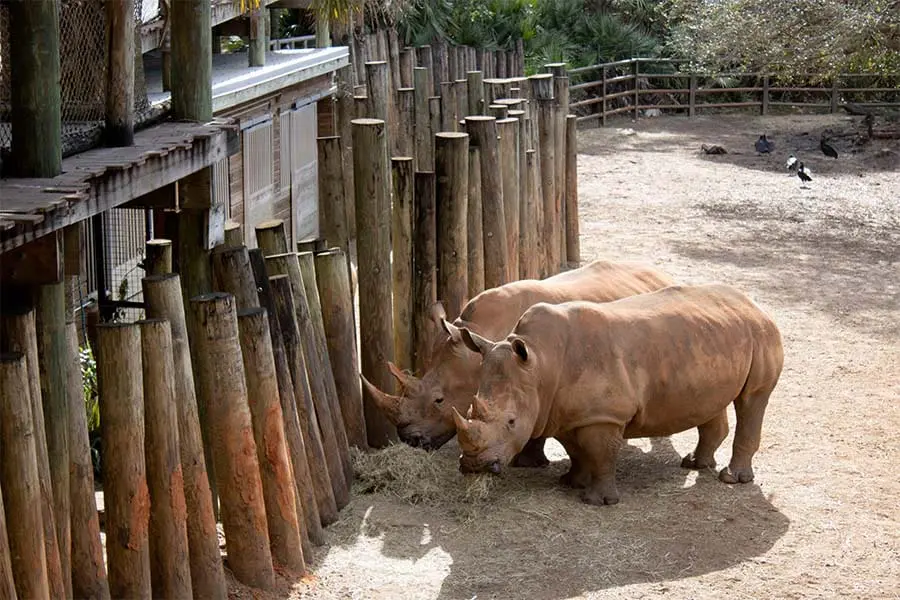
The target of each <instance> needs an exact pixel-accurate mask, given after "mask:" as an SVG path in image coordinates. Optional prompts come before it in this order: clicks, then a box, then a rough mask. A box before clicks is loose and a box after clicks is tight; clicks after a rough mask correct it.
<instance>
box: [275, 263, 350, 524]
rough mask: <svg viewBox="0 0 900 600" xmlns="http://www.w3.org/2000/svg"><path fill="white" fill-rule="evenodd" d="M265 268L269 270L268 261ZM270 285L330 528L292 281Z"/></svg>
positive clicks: (333, 507) (328, 492) (333, 512)
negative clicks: (267, 267)
mask: <svg viewBox="0 0 900 600" xmlns="http://www.w3.org/2000/svg"><path fill="white" fill-rule="evenodd" d="M266 266H269V263H268V261H267V265H266ZM269 283H270V285H271V288H272V299H273V301H274V304H275V312H276V314H277V316H278V326H279V329H280V331H281V337H282V339H283V340H284V351H285V355H286V357H287V362H288V367H289V368H290V371H291V380H292V381H293V385H294V397H295V398H296V401H297V402H296V406H297V418H298V420H299V422H300V428H301V429H302V431H303V441H304V442H305V444H304V450H305V451H306V462H307V465H308V466H309V474H310V480H311V481H312V484H313V490H314V492H315V497H316V506H317V509H318V511H319V519H320V525H330V524H331V523H334V522H335V521H337V519H338V508H337V504H336V502H335V499H334V489H333V487H332V484H331V476H330V475H329V473H328V465H327V464H326V459H325V449H324V447H323V445H322V434H321V433H319V424H318V421H317V419H316V409H315V406H313V401H312V391H311V390H310V386H309V379H308V375H307V367H306V361H305V359H304V357H303V348H302V347H301V344H300V329H299V327H298V326H297V312H296V309H295V307H294V294H293V291H292V289H291V280H290V278H289V277H288V276H287V275H286V274H285V275H273V276H271V277H269ZM313 532H314V529H312V528H310V538H311V539H312V536H313Z"/></svg>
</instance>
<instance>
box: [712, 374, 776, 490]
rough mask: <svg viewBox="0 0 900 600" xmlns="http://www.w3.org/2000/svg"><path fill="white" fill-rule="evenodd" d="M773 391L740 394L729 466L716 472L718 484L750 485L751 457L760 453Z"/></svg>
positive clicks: (735, 403)
mask: <svg viewBox="0 0 900 600" xmlns="http://www.w3.org/2000/svg"><path fill="white" fill-rule="evenodd" d="M771 393H772V390H766V391H764V392H757V393H753V394H750V393H746V392H744V393H742V394H741V395H740V396H739V397H738V398H737V399H736V400H735V401H734V411H735V414H736V415H737V424H736V425H735V430H734V446H733V447H732V450H731V462H730V463H729V464H728V466H727V467H725V468H724V469H722V470H721V471H720V472H719V480H720V481H724V482H725V483H749V482H751V481H753V464H752V463H753V455H754V454H756V451H757V450H759V438H760V435H761V434H762V422H763V417H764V416H765V414H766V406H767V405H768V403H769V395H770V394H771Z"/></svg>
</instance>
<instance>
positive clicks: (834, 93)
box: [831, 75, 840, 114]
mask: <svg viewBox="0 0 900 600" xmlns="http://www.w3.org/2000/svg"><path fill="white" fill-rule="evenodd" d="M839 91H840V88H838V78H837V75H835V76H834V79H832V80H831V114H834V113H836V112H837V111H838V100H839Z"/></svg>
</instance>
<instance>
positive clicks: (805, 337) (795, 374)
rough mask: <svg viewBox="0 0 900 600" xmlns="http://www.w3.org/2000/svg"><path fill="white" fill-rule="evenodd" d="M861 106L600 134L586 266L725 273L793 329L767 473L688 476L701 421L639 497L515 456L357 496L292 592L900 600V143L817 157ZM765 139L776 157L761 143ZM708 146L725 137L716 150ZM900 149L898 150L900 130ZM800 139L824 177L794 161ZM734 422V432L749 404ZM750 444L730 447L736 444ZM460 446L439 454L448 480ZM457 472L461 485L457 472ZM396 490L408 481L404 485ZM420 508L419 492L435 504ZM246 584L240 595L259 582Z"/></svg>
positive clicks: (665, 445) (766, 451)
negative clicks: (600, 493) (511, 463)
mask: <svg viewBox="0 0 900 600" xmlns="http://www.w3.org/2000/svg"><path fill="white" fill-rule="evenodd" d="M857 120H858V118H857V119H853V118H850V117H846V116H828V117H798V116H791V117H769V118H767V119H761V118H754V117H748V116H729V117H716V118H714V119H713V118H699V119H695V120H687V119H684V118H665V119H651V120H645V121H641V122H640V123H637V124H635V123H631V122H628V121H623V122H622V123H621V125H620V126H615V125H613V126H610V127H607V128H605V129H592V130H587V131H584V132H582V133H581V135H580V142H579V143H580V150H581V154H580V156H579V172H580V197H581V203H580V206H581V235H582V238H581V243H582V253H583V258H584V259H585V260H588V259H593V258H600V257H604V258H610V259H639V260H646V261H649V262H652V263H654V264H656V265H657V266H659V267H660V268H662V269H664V270H666V271H668V272H669V273H671V274H672V275H673V276H675V277H676V278H678V279H680V280H682V281H683V282H686V283H701V282H709V281H723V282H728V283H731V284H733V285H736V286H738V287H740V288H742V289H744V290H745V291H747V292H748V293H749V294H750V295H751V296H752V297H754V298H755V299H756V300H757V301H758V302H759V303H760V304H761V305H762V306H763V308H764V309H766V310H767V311H769V312H770V313H771V314H772V315H773V316H774V318H775V320H776V322H777V323H778V324H779V326H780V327H781V330H782V334H783V336H784V343H785V351H786V358H785V369H784V373H783V375H782V378H781V381H780V383H779V385H778V387H777V388H776V390H775V393H774V394H773V396H772V399H771V403H770V405H769V410H768V412H767V416H766V421H765V424H764V431H763V440H762V446H761V448H760V451H759V453H758V454H757V456H756V459H755V464H754V467H755V471H756V480H755V482H753V483H752V484H746V485H740V486H727V485H725V484H722V483H720V482H719V481H717V479H716V477H715V473H714V472H712V471H705V472H700V473H697V472H691V471H686V470H683V469H681V468H679V462H680V458H681V456H683V455H684V454H685V453H687V452H689V451H690V450H692V449H693V446H694V444H695V442H696V432H695V431H689V432H685V433H682V434H679V435H676V436H673V437H672V438H670V439H654V440H636V441H632V442H631V443H629V445H628V446H627V447H626V448H625V450H624V451H623V453H622V455H621V457H620V461H619V465H618V477H619V489H620V493H621V502H620V503H619V504H618V505H616V506H612V507H604V508H598V507H594V506H588V505H585V504H582V503H581V502H580V501H579V499H578V496H577V493H576V492H574V491H570V490H565V489H562V488H560V487H559V486H558V485H556V478H557V477H558V476H559V475H560V474H561V473H563V472H564V471H565V470H566V468H567V466H568V460H567V459H566V457H565V453H564V452H563V451H562V449H561V448H560V447H559V446H549V445H548V447H549V449H550V452H551V454H552V458H553V459H554V461H555V462H554V463H553V464H552V465H551V467H549V468H548V469H535V470H521V469H517V470H509V471H507V472H505V473H504V475H503V476H502V477H501V478H499V481H498V482H497V483H496V485H495V487H494V488H493V490H492V491H491V494H490V497H489V499H488V500H487V501H485V502H482V503H479V504H476V505H471V504H468V505H467V504H465V503H460V502H458V501H456V500H454V498H456V497H458V494H451V493H448V494H447V497H446V498H442V497H441V494H440V493H438V494H433V493H432V494H430V495H427V496H414V497H413V498H412V501H409V499H404V498H401V497H399V496H398V494H397V493H391V492H390V491H388V492H380V493H371V494H360V493H357V494H355V495H354V498H353V500H352V502H351V504H350V506H348V507H347V508H346V509H344V511H343V516H342V519H341V521H340V522H338V523H336V524H334V525H332V526H331V527H329V528H328V536H329V541H330V544H329V545H328V546H327V547H323V548H321V549H319V551H318V552H317V553H316V556H315V557H314V560H313V563H314V568H315V576H313V577H311V578H308V579H307V580H305V581H303V582H300V583H297V584H294V585H293V586H291V587H288V586H287V585H285V587H284V589H283V590H282V592H283V593H284V594H288V593H289V594H290V595H291V597H293V598H323V599H331V598H360V599H363V598H365V599H386V598H402V599H407V598H408V599H414V598H422V599H432V598H440V599H457V598H459V599H467V600H468V599H474V598H478V599H487V598H527V599H535V600H538V599H547V600H551V599H552V600H557V599H563V598H629V599H632V598H663V597H665V598H725V597H728V598H754V599H756V598H838V597H840V598H845V597H846V598H898V597H900V594H898V590H900V524H898V520H900V483H898V477H897V476H896V473H895V471H894V469H896V468H897V465H898V464H900V433H898V431H900V168H898V166H897V164H896V160H895V159H896V157H897V154H893V155H890V154H887V155H886V156H885V154H884V153H882V155H880V156H881V158H875V156H876V154H875V152H876V150H878V149H879V148H882V147H884V146H886V145H887V143H886V142H885V143H880V144H875V145H874V146H870V147H866V148H865V150H864V151H861V152H858V153H852V152H850V151H851V150H852V149H853V147H852V145H851V138H849V137H848V138H841V137H838V138H837V139H836V140H835V142H834V144H835V146H837V148H838V150H839V152H841V156H840V158H839V159H838V160H837V161H833V160H826V159H825V157H824V156H822V154H821V153H820V152H819V151H818V140H819V133H820V132H821V131H822V129H823V128H825V127H832V128H834V129H835V131H836V132H840V131H849V130H850V129H852V128H854V127H855V123H856V122H857ZM763 132H765V133H767V134H768V135H769V137H770V138H771V139H774V141H775V143H776V152H775V153H774V155H772V156H764V157H763V156H758V155H757V154H756V153H755V152H754V151H753V142H754V141H755V140H756V138H757V137H758V135H759V134H760V133H763ZM701 143H708V144H709V143H714V144H721V145H723V146H725V147H726V148H727V149H728V150H729V154H727V155H724V156H705V155H703V154H701V153H700V152H699V149H700V145H701ZM893 151H894V152H900V148H898V147H897V144H896V142H895V143H894V146H893ZM790 152H794V153H795V154H797V155H798V156H799V157H800V158H801V160H805V161H806V163H807V165H808V166H809V167H810V168H811V170H812V174H813V178H814V181H813V182H812V183H811V184H810V185H809V186H808V189H802V188H801V186H800V181H799V180H798V179H797V177H796V176H791V175H789V174H788V173H787V171H785V169H784V160H785V158H786V157H787V155H788V153H790ZM731 427H732V433H733V428H734V418H733V411H732V414H731ZM731 439H732V438H731V436H729V438H728V439H727V440H726V441H725V443H724V444H723V445H722V447H721V448H720V450H719V452H718V453H717V455H716V458H717V460H718V462H719V464H720V465H722V464H725V463H727V461H728V458H729V457H730V454H731ZM457 452H458V450H457V447H456V445H455V442H451V443H450V444H448V445H447V446H445V447H444V448H443V449H442V450H441V451H440V452H438V453H437V454H436V455H435V456H433V457H422V460H432V461H437V462H438V464H439V465H441V466H443V467H445V468H446V472H447V473H448V474H449V473H451V472H454V471H455V469H456V455H457ZM448 482H449V483H448V484H447V485H450V486H453V485H459V486H462V485H464V484H463V480H462V477H461V476H460V475H458V474H454V475H448ZM395 491H396V490H395ZM417 501H418V503H416V502H417ZM239 595H242V594H239Z"/></svg>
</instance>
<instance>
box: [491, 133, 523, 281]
mask: <svg viewBox="0 0 900 600" xmlns="http://www.w3.org/2000/svg"><path fill="white" fill-rule="evenodd" d="M497 134H498V135H499V136H500V144H499V150H500V177H501V184H502V187H503V214H504V216H505V217H506V249H507V257H508V259H509V275H508V277H509V279H508V281H515V280H517V279H518V278H519V181H520V179H521V176H520V174H519V121H518V119H501V120H499V121H497Z"/></svg>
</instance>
